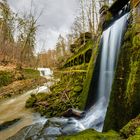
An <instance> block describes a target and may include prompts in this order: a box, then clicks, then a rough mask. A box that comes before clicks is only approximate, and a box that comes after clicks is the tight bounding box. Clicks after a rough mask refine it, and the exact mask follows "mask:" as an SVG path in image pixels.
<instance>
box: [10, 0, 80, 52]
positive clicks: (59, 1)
mask: <svg viewBox="0 0 140 140" xmlns="http://www.w3.org/2000/svg"><path fill="white" fill-rule="evenodd" d="M8 2H9V4H10V6H11V8H12V9H13V10H14V11H15V12H18V13H28V12H30V9H31V0H8ZM78 6H79V0H33V3H32V9H34V10H33V11H34V14H35V15H36V16H38V15H39V14H40V12H41V11H42V10H43V14H42V15H41V17H40V18H39V20H38V24H39V25H40V28H39V31H38V34H37V49H36V50H37V51H39V50H41V48H42V46H43V45H42V44H43V42H46V43H45V46H44V47H45V49H50V48H54V46H55V43H56V41H57V37H58V36H59V34H62V35H64V36H65V35H66V33H68V31H69V29H70V26H71V24H72V23H73V21H74V18H75V15H76V11H77V9H78Z"/></svg>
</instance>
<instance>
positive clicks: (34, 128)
mask: <svg viewBox="0 0 140 140" xmlns="http://www.w3.org/2000/svg"><path fill="white" fill-rule="evenodd" d="M43 126H44V125H43V124H42V123H36V124H34V125H30V126H27V127H24V128H23V129H21V130H20V131H19V132H17V133H16V134H15V135H14V136H12V137H10V138H8V140H27V139H29V138H31V137H34V136H35V135H38V134H39V133H40V132H41V130H42V129H43Z"/></svg>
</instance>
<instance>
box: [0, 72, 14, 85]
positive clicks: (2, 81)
mask: <svg viewBox="0 0 140 140" xmlns="http://www.w3.org/2000/svg"><path fill="white" fill-rule="evenodd" d="M13 80H14V75H13V73H11V72H6V71H0V87H2V86H7V85H8V84H10V83H12V82H13Z"/></svg>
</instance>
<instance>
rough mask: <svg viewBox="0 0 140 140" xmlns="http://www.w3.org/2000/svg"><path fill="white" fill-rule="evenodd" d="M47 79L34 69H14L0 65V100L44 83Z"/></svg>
mask: <svg viewBox="0 0 140 140" xmlns="http://www.w3.org/2000/svg"><path fill="white" fill-rule="evenodd" d="M46 82H47V79H46V78H43V77H41V76H40V73H39V71H37V70H34V69H20V70H19V69H16V68H15V67H2V66H1V67H0V100H2V99H5V98H10V97H12V96H16V95H19V94H23V93H24V92H26V91H28V90H31V89H33V88H35V87H37V86H40V85H43V83H46Z"/></svg>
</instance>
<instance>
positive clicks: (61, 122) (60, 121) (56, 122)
mask: <svg viewBox="0 0 140 140" xmlns="http://www.w3.org/2000/svg"><path fill="white" fill-rule="evenodd" d="M67 122H68V119H66V118H63V117H62V118H56V117H54V118H50V119H49V120H48V121H47V123H46V124H45V126H46V127H47V126H65V125H66V124H67Z"/></svg>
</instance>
